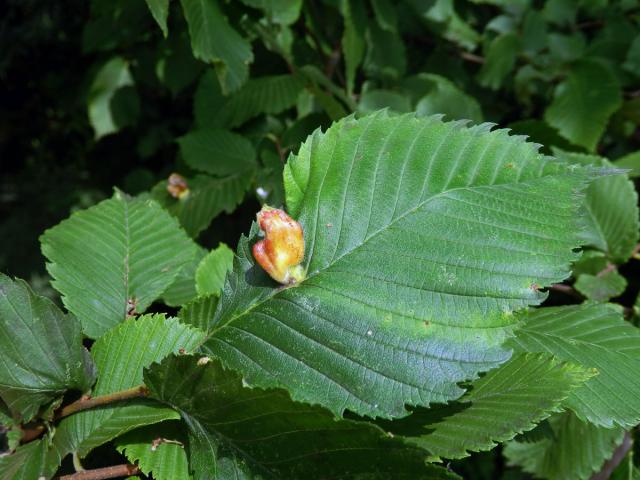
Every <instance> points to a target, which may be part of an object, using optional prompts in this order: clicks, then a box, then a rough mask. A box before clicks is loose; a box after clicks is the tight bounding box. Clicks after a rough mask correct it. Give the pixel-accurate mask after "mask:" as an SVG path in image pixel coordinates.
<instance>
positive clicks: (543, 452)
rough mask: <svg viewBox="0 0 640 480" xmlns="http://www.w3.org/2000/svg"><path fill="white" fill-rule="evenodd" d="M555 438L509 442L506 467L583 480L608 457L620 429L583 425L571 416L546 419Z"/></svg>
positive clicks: (556, 479)
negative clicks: (515, 466)
mask: <svg viewBox="0 0 640 480" xmlns="http://www.w3.org/2000/svg"><path fill="white" fill-rule="evenodd" d="M549 422H550V424H551V428H552V429H553V431H554V433H555V435H554V438H553V439H549V438H545V439H544V440H541V441H539V442H535V443H519V442H515V441H512V442H510V443H509V444H507V446H506V447H505V449H504V455H505V456H506V457H507V460H508V462H509V465H519V466H520V467H522V469H523V470H524V471H525V472H529V473H532V474H534V475H535V476H536V477H539V478H546V479H549V480H570V479H571V480H573V479H580V480H586V479H588V478H590V477H591V475H592V474H593V473H594V472H596V471H598V470H599V469H600V467H601V466H602V464H603V463H604V462H605V461H606V460H607V459H609V458H610V457H611V455H612V454H613V451H614V450H615V448H616V447H617V446H618V444H619V443H620V442H621V441H622V437H623V436H624V430H622V429H620V428H612V429H606V428H601V427H596V426H595V425H592V424H590V423H585V422H583V421H581V420H580V419H578V418H577V417H576V416H575V415H572V414H571V413H565V414H562V415H557V416H555V417H553V418H552V419H550V420H549Z"/></svg>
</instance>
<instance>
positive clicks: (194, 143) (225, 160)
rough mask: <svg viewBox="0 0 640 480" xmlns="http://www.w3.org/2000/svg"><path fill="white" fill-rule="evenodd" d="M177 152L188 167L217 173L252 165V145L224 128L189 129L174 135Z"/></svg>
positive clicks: (232, 171) (247, 167) (213, 173)
mask: <svg viewBox="0 0 640 480" xmlns="http://www.w3.org/2000/svg"><path fill="white" fill-rule="evenodd" d="M178 144H179V145H180V153H181V154H182V156H183V158H184V160H185V162H187V165H189V166H190V167H191V168H194V169H195V170H199V171H201V172H205V173H210V174H212V175H216V176H219V177H225V176H227V175H234V174H240V173H245V172H247V171H248V170H253V169H254V168H255V167H256V152H255V150H254V149H253V145H252V144H251V142H250V141H249V140H247V139H246V138H245V137H243V136H242V135H238V134H237V133H232V132H229V131H227V130H217V129H215V130H214V129H210V128H207V129H199V130H193V131H191V132H189V133H187V134H186V135H184V136H182V137H180V138H179V139H178Z"/></svg>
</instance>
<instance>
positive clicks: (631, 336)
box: [510, 304, 640, 428]
mask: <svg viewBox="0 0 640 480" xmlns="http://www.w3.org/2000/svg"><path fill="white" fill-rule="evenodd" d="M516 334H517V336H516V338H515V339H513V340H511V341H510V343H511V345H512V346H513V348H514V349H515V350H516V351H518V352H548V353H552V354H553V355H555V356H557V357H558V358H559V359H561V360H564V361H568V362H572V363H576V364H578V365H581V366H583V367H585V368H595V369H597V370H598V375H596V376H595V377H593V378H592V379H590V380H588V381H587V383H585V385H584V386H583V387H581V388H579V389H577V390H576V391H575V392H573V393H572V394H571V395H569V398H568V399H567V401H566V402H565V405H566V406H567V407H568V408H570V409H571V410H573V411H574V412H575V413H576V414H577V415H578V417H579V418H581V419H582V420H585V421H589V422H592V423H594V424H596V425H601V426H604V427H608V428H611V427H613V426H614V424H617V425H621V426H629V427H630V426H633V425H636V424H637V423H638V422H640V397H638V393H637V392H638V391H640V378H639V377H638V375H637V372H638V371H639V369H640V330H638V329H637V328H636V327H634V326H633V325H631V324H630V323H628V322H625V321H624V320H623V319H622V313H621V311H620V308H619V307H617V306H614V305H611V304H584V305H572V306H566V307H549V308H543V309H539V310H535V311H532V312H530V313H529V314H528V315H526V316H525V317H524V324H523V326H522V327H521V328H520V329H519V330H518V331H517V332H516Z"/></svg>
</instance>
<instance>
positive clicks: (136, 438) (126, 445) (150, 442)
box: [115, 422, 191, 480]
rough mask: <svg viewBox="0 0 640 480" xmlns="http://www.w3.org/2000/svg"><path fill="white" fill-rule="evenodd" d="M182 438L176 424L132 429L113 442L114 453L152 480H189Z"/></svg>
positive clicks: (181, 427)
mask: <svg viewBox="0 0 640 480" xmlns="http://www.w3.org/2000/svg"><path fill="white" fill-rule="evenodd" d="M185 443H186V435H185V434H184V427H183V425H181V424H180V423H179V422H164V423H161V424H159V425H153V426H151V427H143V428H139V429H137V430H133V431H131V432H129V433H127V434H125V435H123V436H122V437H120V438H118V439H116V441H115V444H116V448H117V450H118V451H119V452H120V453H122V454H124V455H125V456H126V457H127V460H129V462H131V463H135V464H136V465H138V467H140V470H141V471H142V473H144V474H145V475H147V476H148V475H149V474H151V473H153V478H154V480H189V479H190V478H191V477H190V475H189V462H188V460H187V454H186V452H185V447H184V445H185Z"/></svg>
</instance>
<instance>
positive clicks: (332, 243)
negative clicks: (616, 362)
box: [204, 112, 593, 417]
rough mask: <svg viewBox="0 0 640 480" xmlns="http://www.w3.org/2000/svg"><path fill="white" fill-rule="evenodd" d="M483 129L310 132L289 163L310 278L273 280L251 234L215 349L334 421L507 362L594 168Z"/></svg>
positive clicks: (401, 126) (350, 123) (562, 253)
mask: <svg viewBox="0 0 640 480" xmlns="http://www.w3.org/2000/svg"><path fill="white" fill-rule="evenodd" d="M489 128H490V127H489V126H488V125H480V126H477V127H473V128H464V127H462V126H461V125H460V124H459V123H443V122H441V121H440V120H438V119H437V118H426V119H425V118H415V117H414V116H412V115H405V116H399V117H389V116H388V115H386V114H385V113H384V112H381V113H378V114H372V115H368V116H366V117H364V118H362V119H359V120H356V119H354V118H347V119H344V120H342V121H340V122H338V123H336V124H334V125H333V126H332V127H331V128H329V129H328V130H327V132H326V133H322V132H320V131H316V133H314V134H313V135H312V136H311V137H310V138H309V139H308V140H307V142H305V144H303V146H302V147H301V148H300V151H299V153H298V155H297V156H292V157H290V159H289V162H288V164H287V167H286V170H285V173H286V174H285V185H286V189H287V205H288V210H289V213H290V214H291V215H292V216H293V217H294V218H296V219H297V220H298V221H299V222H300V223H301V224H302V226H303V228H304V232H305V242H306V256H305V261H304V264H303V265H304V267H306V268H307V272H308V275H307V278H306V280H304V281H302V282H301V283H300V284H298V285H296V286H294V287H292V288H284V289H283V288H276V287H277V286H276V285H274V283H273V282H271V281H270V280H269V279H268V278H267V276H266V274H265V273H264V272H263V271H262V270H261V269H260V267H258V266H256V265H255V263H254V261H253V258H252V255H251V252H250V247H251V242H253V240H254V239H255V235H256V233H257V228H256V227H254V228H253V229H252V232H251V234H250V237H249V238H243V239H242V240H241V242H240V246H239V248H238V254H237V258H236V261H235V264H234V271H233V273H232V274H230V275H228V276H227V282H226V284H225V289H224V291H223V295H222V297H221V300H220V303H219V304H218V309H217V311H216V315H215V317H214V319H213V320H212V324H211V325H212V328H211V333H210V338H209V339H208V341H207V343H206V344H205V346H204V348H205V350H206V351H208V352H212V353H215V355H217V356H220V358H223V359H224V363H225V364H226V365H227V366H229V367H230V368H233V369H237V370H238V371H240V372H242V373H243V375H244V376H245V380H246V381H247V382H248V383H249V384H251V385H255V386H259V387H262V388H269V387H284V388H287V389H289V391H290V392H291V394H292V397H293V398H294V400H300V401H305V402H309V403H319V404H321V405H323V406H326V407H328V408H329V409H331V410H332V411H333V412H334V413H335V414H338V415H339V414H341V413H342V412H343V411H344V410H345V409H350V410H352V411H354V412H357V413H360V414H366V415H370V416H380V417H399V416H404V415H406V414H407V411H406V410H405V408H404V404H411V405H424V406H426V405H429V404H431V403H432V402H436V403H442V402H446V401H450V400H452V399H455V398H458V397H460V396H461V395H462V393H463V392H464V390H463V389H461V388H460V387H459V386H458V385H457V383H458V382H461V381H463V380H467V379H472V378H474V377H475V376H476V375H477V373H478V372H480V371H486V370H489V369H491V368H495V367H496V366H498V365H499V364H501V363H502V362H504V361H505V360H507V359H508V358H509V355H510V353H509V352H508V350H505V349H503V348H502V346H501V345H502V343H503V341H504V339H505V338H507V337H508V336H510V335H511V331H512V329H513V326H514V323H515V321H516V319H515V318H514V316H513V315H512V311H514V310H517V309H519V308H523V307H525V306H527V305H532V304H538V303H540V302H541V301H542V300H543V299H544V298H545V297H546V295H545V294H543V293H542V292H540V291H539V287H542V286H544V285H549V284H551V283H554V282H557V281H559V280H561V279H563V278H566V277H567V276H568V275H569V263H570V262H571V261H572V260H575V259H576V254H575V253H574V252H572V248H575V247H576V246H577V245H578V244H579V238H580V237H579V231H578V228H577V222H578V217H579V216H578V215H577V209H578V207H579V204H580V201H579V198H578V197H576V192H577V191H579V190H580V189H581V188H582V187H583V185H584V184H585V182H587V181H588V179H589V178H590V177H591V175H592V174H593V173H592V172H593V170H591V169H582V168H580V167H574V166H569V165H567V164H565V163H563V162H558V161H555V160H553V159H549V158H545V157H543V156H541V155H539V154H538V153H537V152H536V149H535V147H533V146H532V145H531V144H527V143H526V142H524V141H523V140H522V139H521V138H517V137H510V136H509V135H508V134H507V132H505V131H496V132H491V133H490V132H488V130H489ZM382 179H384V181H383V180H382ZM549 198H553V202H554V204H555V205H556V206H557V209H556V210H555V211H553V212H549V210H548V209H546V208H540V204H541V203H545V202H547V201H548V199H549ZM550 213H551V214H550Z"/></svg>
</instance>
